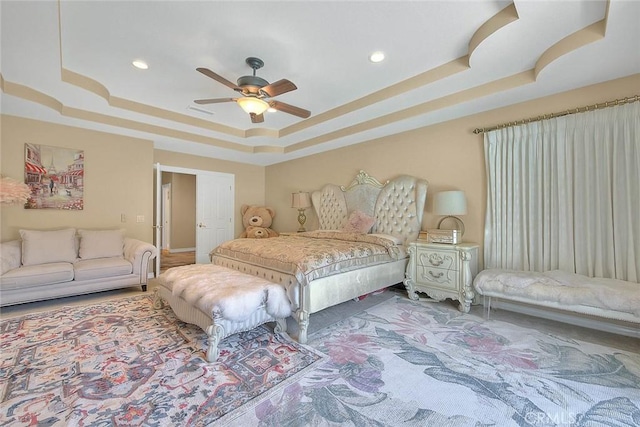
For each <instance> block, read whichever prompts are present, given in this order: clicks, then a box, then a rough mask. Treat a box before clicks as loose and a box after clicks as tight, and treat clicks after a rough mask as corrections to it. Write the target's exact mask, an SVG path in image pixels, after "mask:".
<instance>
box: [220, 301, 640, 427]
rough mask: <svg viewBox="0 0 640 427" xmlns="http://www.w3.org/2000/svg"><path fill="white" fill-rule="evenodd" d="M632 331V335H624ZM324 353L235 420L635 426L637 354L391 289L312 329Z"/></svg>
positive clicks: (232, 420) (639, 418)
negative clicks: (384, 297)
mask: <svg viewBox="0 0 640 427" xmlns="http://www.w3.org/2000/svg"><path fill="white" fill-rule="evenodd" d="M629 339H632V338H629ZM309 345H311V346H313V347H314V348H317V349H319V350H320V351H322V352H324V353H326V354H327V355H328V356H329V359H328V360H327V361H325V362H323V363H322V364H320V365H318V366H316V367H315V368H314V369H313V370H312V371H311V372H309V373H307V374H306V375H305V376H304V377H303V378H300V379H299V380H298V381H295V382H294V383H292V384H288V385H287V386H284V387H281V388H279V389H277V390H276V389H274V390H272V391H271V392H269V393H267V394H265V395H264V396H263V397H261V399H257V400H256V401H253V402H251V403H250V404H248V405H245V407H243V408H241V409H240V410H238V411H235V412H234V413H230V414H228V415H227V416H225V417H224V419H223V420H221V421H224V422H226V423H228V424H229V425H234V426H236V425H238V426H240V425H242V426H252V425H261V426H307V425H313V426H338V425H339V426H416V427H417V426H420V427H424V426H450V427H454V426H476V427H477V426H500V427H502V426H590V427H591V426H592V427H595V426H639V425H640V409H639V405H640V388H639V387H640V376H639V375H640V355H639V354H635V353H632V352H627V351H621V350H616V349H613V348H609V347H605V346H601V345H596V344H590V343H586V342H579V341H576V340H573V339H569V338H563V337H561V336H551V335H546V334H543V333H541V332H538V331H536V330H533V329H526V328H522V327H519V326H515V325H513V324H509V323H506V322H501V321H497V320H489V321H485V320H484V319H482V318H480V317H477V316H473V315H469V314H463V313H460V312H458V311H457V310H455V309H454V308H452V307H450V306H448V305H447V304H442V303H436V304H434V303H425V302H420V301H418V302H413V301H410V300H408V299H405V298H402V297H394V298H391V299H390V300H388V301H385V302H383V303H381V304H379V305H377V306H375V307H373V308H371V309H368V310H366V311H364V312H362V313H360V314H358V315H355V316H352V317H350V318H348V319H346V320H344V321H342V322H341V323H338V324H335V325H332V326H331V327H329V328H326V329H324V330H321V331H319V332H317V333H316V334H314V335H312V336H311V337H310V342H309Z"/></svg>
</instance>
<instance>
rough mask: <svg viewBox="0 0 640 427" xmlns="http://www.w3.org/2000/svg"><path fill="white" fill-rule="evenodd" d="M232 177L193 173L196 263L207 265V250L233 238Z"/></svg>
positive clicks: (218, 174)
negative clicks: (194, 182) (194, 177)
mask: <svg viewBox="0 0 640 427" xmlns="http://www.w3.org/2000/svg"><path fill="white" fill-rule="evenodd" d="M233 194H234V176H233V175H230V174H225V173H198V174H197V176H196V263H197V264H207V263H209V262H211V261H210V259H209V252H211V250H213V249H214V248H215V247H216V246H218V245H219V244H220V243H222V242H224V241H226V240H230V239H233V230H234V225H233V209H234V204H233Z"/></svg>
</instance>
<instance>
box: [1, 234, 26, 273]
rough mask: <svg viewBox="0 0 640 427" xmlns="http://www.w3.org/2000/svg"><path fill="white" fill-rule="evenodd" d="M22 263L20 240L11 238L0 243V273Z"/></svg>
mask: <svg viewBox="0 0 640 427" xmlns="http://www.w3.org/2000/svg"><path fill="white" fill-rule="evenodd" d="M21 264H22V241H21V240H12V241H10V242H4V243H1V244H0V274H4V273H6V272H7V271H9V270H13V269H14V268H18V267H20V265H21Z"/></svg>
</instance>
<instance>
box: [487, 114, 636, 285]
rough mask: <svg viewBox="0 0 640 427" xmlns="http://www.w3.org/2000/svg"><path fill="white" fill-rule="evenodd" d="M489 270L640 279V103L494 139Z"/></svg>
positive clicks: (495, 134)
mask: <svg viewBox="0 0 640 427" xmlns="http://www.w3.org/2000/svg"><path fill="white" fill-rule="evenodd" d="M484 149H485V161H486V168H487V185H488V192H487V193H488V195H487V215H486V222H485V239H484V258H485V259H484V262H485V268H504V269H513V270H525V271H548V270H555V269H559V270H564V271H568V272H574V273H578V274H581V275H585V276H589V277H606V278H617V279H621V280H628V281H634V282H638V281H640V102H633V103H629V104H625V105H620V106H616V107H609V108H604V109H601V110H594V111H589V112H584V113H577V114H570V115H566V116H563V117H558V118H554V119H549V120H542V121H537V122H534V123H529V124H525V125H520V126H513V127H509V128H504V129H499V130H496V131H492V132H487V133H485V136H484Z"/></svg>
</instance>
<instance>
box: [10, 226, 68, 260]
mask: <svg viewBox="0 0 640 427" xmlns="http://www.w3.org/2000/svg"><path fill="white" fill-rule="evenodd" d="M75 236H76V229H75V228H65V229H62V230H53V231H39V230H20V237H22V265H38V264H47V263H50V262H75V260H76V259H77V258H78V252H77V250H76V239H75Z"/></svg>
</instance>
